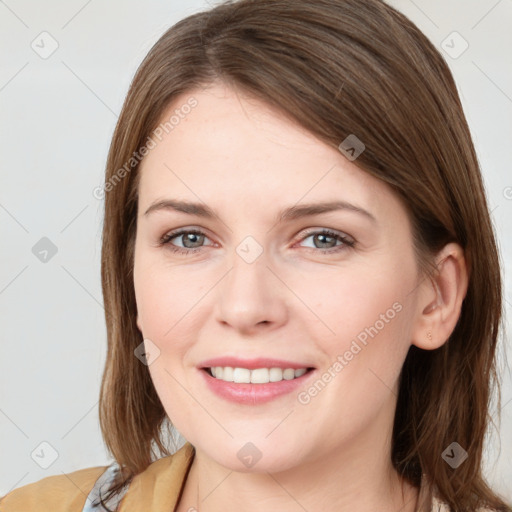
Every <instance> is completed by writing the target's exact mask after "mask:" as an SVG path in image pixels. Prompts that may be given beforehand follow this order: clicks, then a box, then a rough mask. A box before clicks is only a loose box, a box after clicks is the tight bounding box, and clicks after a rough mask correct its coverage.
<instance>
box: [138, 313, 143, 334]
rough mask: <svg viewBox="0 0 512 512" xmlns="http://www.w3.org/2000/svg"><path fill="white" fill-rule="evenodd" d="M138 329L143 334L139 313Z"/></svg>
mask: <svg viewBox="0 0 512 512" xmlns="http://www.w3.org/2000/svg"><path fill="white" fill-rule="evenodd" d="M137 327H138V329H139V331H140V332H141V333H142V322H141V321H140V316H139V314H138V313H137Z"/></svg>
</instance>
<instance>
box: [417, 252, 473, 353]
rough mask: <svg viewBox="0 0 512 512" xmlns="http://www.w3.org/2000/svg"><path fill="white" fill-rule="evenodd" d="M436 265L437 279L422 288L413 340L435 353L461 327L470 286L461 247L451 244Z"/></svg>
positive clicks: (431, 278) (419, 295) (426, 281)
mask: <svg viewBox="0 0 512 512" xmlns="http://www.w3.org/2000/svg"><path fill="white" fill-rule="evenodd" d="M436 264H437V271H436V273H435V275H434V276H432V277H430V278H426V279H425V280H424V282H423V283H422V285H421V286H420V289H419V293H418V313H417V317H416V319H415V324H414V328H413V335H412V339H411V343H412V344H413V345H416V346H417V347H419V348H422V349H424V350H435V349H437V348H439V347H441V346H442V345H444V343H446V341H447V340H448V338H449V337H450V335H451V334H452V332H453V330H454V329H455V326H456V325H457V321H458V319H459V317H460V312H461V309H462V302H463V300H464V297H465V296H466V292H467V286H468V273H467V268H466V262H465V258H464V251H463V249H462V247H460V245H458V244H456V243H450V244H447V245H446V246H445V247H444V248H443V249H442V250H441V251H440V253H439V254H438V255H437V257H436Z"/></svg>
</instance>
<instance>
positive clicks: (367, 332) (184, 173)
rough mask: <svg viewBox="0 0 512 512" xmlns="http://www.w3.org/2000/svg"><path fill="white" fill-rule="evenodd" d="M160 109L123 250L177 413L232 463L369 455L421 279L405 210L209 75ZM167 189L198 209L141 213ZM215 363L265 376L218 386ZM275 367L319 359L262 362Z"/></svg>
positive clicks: (141, 321)
mask: <svg viewBox="0 0 512 512" xmlns="http://www.w3.org/2000/svg"><path fill="white" fill-rule="evenodd" d="M186 105H188V107H186ZM173 115H174V118H173V120H171V121H170V122H169V124H168V125H167V132H168V133H166V130H162V129H159V130H158V129H157V131H156V132H155V133H157V134H158V136H153V142H154V143H149V144H148V146H151V147H152V149H150V150H149V153H148V154H147V155H146V157H145V159H144V160H143V162H142V165H141V169H140V172H141V181H140V188H139V206H138V207H139V210H138V218H137V236H136V246H135V262H134V285H135V293H136V300H137V308H138V315H137V325H138V326H139V329H140V330H141V332H142V335H143V337H144V338H145V340H146V341H145V343H146V348H147V350H148V352H149V363H150V364H149V371H150V374H151V377H152V379H153V382H154V385H155V388H156V391H157V393H158V395H159V397H160V399H161V401H162V404H163V406H164V408H165V410H166V412H167V414H168V416H169V418H170V419H171V421H172V423H173V424H174V425H175V426H176V427H177V429H178V430H179V431H180V432H181V433H182V434H183V435H184V436H185V438H186V439H187V440H188V441H190V442H191V443H192V444H193V445H194V446H195V447H196V450H200V451H201V452H203V453H204V454H206V455H207V456H208V457H210V458H211V459H213V460H215V461H216V462H218V463H220V464H222V465H224V466H226V467H229V468H232V469H236V470H240V471H244V470H245V471H248V470H250V469H251V468H252V467H253V466H254V467H255V469H256V470H258V471H261V470H267V471H279V470H285V469H288V468H291V467H294V466H297V465H299V464H302V463H306V462H307V461H311V460H313V459H314V458H317V457H322V456H327V454H333V453H339V454H341V453H343V454H350V453H354V454H355V453H358V454H361V451H362V450H368V451H369V453H370V454H371V453H372V452H373V453H375V450H377V449H380V450H382V446H384V445H387V444H389V443H390V439H391V429H392V423H393V417H394V408H395V403H396V394H397V390H398V386H397V382H398V378H399V373H400V370H401V367H402V364H403V362H404V359H405V356H406V354H407V351H408V349H409V346H410V344H411V332H412V328H413V325H414V315H415V313H414V312H415V305H416V298H417V284H418V283H419V274H418V268H417V265H416V261H415V258H414V253H413V246H412V232H411V226H410V223H409V219H408V216H407V214H406V210H405V208H404V207H403V205H402V204H401V202H400V201H399V200H398V199H397V197H396V196H395V195H394V194H393V193H392V192H391V190H390V189H389V188H388V186H387V185H385V184H384V183H383V182H381V181H379V180H377V179H376V178H374V177H372V176H370V175H369V174H367V173H365V172H363V171H362V170H360V169H359V168H358V167H357V165H356V164H357V160H355V161H349V159H348V158H347V157H346V156H344V155H343V154H342V153H341V152H340V151H338V150H337V149H333V148H332V147H329V146H327V145H325V144H324V143H322V142H320V141H319V140H318V139H316V138H315V137H314V136H312V135H311V134H309V133H307V132H306V131H305V130H303V129H302V128H300V127H298V126H297V125H296V124H294V123H292V122H291V121H289V120H287V119H285V118H284V117H282V116H281V115H279V114H278V113H277V112H275V111H273V110H272V109H270V108H269V107H267V106H266V105H265V104H262V103H259V102H258V101H256V100H254V99H248V98H247V97H245V96H241V95H237V94H236V93H234V92H233V91H232V90H231V89H229V88H225V87H224V86H223V85H221V84H215V85H212V86H211V88H209V89H206V90H203V91H200V90H197V91H192V92H190V93H185V94H183V95H182V96H181V97H179V98H178V99H176V101H175V102H174V103H173V105H172V106H171V107H170V108H169V109H168V110H167V111H166V113H165V115H164V116H163V118H162V121H163V122H166V121H169V120H170V119H171V116H173ZM170 128H172V129H170ZM162 134H163V135H162ZM347 135H349V134H347ZM159 139H161V140H159ZM340 142H341V141H340ZM362 142H363V143H364V141H362ZM165 201H179V202H186V203H194V204H197V205H198V208H192V207H190V208H188V213H187V212H185V211H179V210H178V209H175V208H172V207H171V206H169V205H168V206H167V207H155V208H153V209H151V207H152V205H158V204H159V203H160V206H162V203H161V202H165ZM334 202H338V203H340V207H339V208H338V209H331V208H326V209H325V211H324V212H321V211H320V210H321V208H319V205H322V204H326V203H329V204H332V203H334ZM306 204H307V205H313V206H315V208H311V209H310V211H309V213H308V211H307V210H302V208H303V206H304V205H306ZM199 208H200V211H198V210H199ZM148 209H150V210H151V211H149V212H148ZM313 210H316V213H314V212H313ZM205 211H208V212H210V211H211V212H213V214H212V216H207V215H202V214H199V213H200V212H205ZM177 230H183V232H184V233H185V234H183V233H182V234H176V233H172V232H174V231H177ZM325 230H328V231H329V232H330V233H328V234H322V231H325ZM190 231H192V232H194V231H196V232H200V233H199V234H197V233H196V234H194V233H190ZM170 233H171V235H170V236H168V235H169V234H170ZM166 236H167V238H166V240H167V243H165V244H162V243H161V242H160V241H161V239H162V238H163V237H166ZM214 358H215V359H217V358H235V360H233V359H231V360H227V361H217V362H216V363H210V362H209V360H211V359H214ZM258 359H259V361H258ZM268 359H274V360H278V361H266V360H268ZM141 364H142V363H141ZM211 364H214V365H217V364H218V366H221V367H236V368H239V369H238V370H234V371H230V370H229V369H228V370H223V378H224V377H225V378H226V379H228V380H229V379H233V378H235V377H236V379H237V380H242V381H244V380H245V379H249V380H250V379H251V378H252V379H253V380H254V381H258V380H260V379H261V381H262V382H265V381H268V380H269V379H270V380H273V379H276V381H275V382H270V383H267V384H265V383H252V384H250V383H236V382H231V383H229V382H226V381H224V380H222V379H217V378H214V377H213V376H211V375H210V374H209V373H207V370H205V369H204V367H209V366H210V365H211ZM280 366H282V367H283V368H291V369H300V368H314V369H313V370H310V371H308V372H307V373H305V374H304V375H302V376H300V373H301V372H300V371H299V372H297V375H299V376H300V377H299V378H297V380H295V379H294V380H290V379H288V378H289V377H291V376H292V375H295V372H291V373H290V370H288V371H287V372H286V371H284V372H283V370H281V373H280V372H279V370H267V371H266V369H270V368H279V367H280ZM250 368H263V369H262V370H258V371H257V372H250V371H249V369H250ZM283 376H284V380H281V381H279V379H282V378H283ZM386 449H387V448H386ZM369 456H371V455H369ZM370 460H371V459H370Z"/></svg>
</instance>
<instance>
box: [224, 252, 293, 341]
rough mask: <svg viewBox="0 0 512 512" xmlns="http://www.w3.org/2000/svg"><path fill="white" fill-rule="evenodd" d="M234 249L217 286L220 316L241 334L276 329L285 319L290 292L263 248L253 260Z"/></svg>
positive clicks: (286, 317)
mask: <svg viewBox="0 0 512 512" xmlns="http://www.w3.org/2000/svg"><path fill="white" fill-rule="evenodd" d="M249 261H250V259H244V257H243V256H240V255H239V254H238V253H236V252H235V253H234V257H233V258H232V266H231V268H230V269H229V271H228V273H227V274H226V275H225V276H224V278H223V279H222V281H221V282H220V283H219V285H218V287H217V294H218V296H217V311H216V313H217V314H216V316H217V320H218V321H219V322H220V323H222V324H224V325H225V326H230V327H232V328H233V329H236V330H237V331H238V332H239V333H242V334H247V335H250V334H255V333H257V332H260V331H261V330H262V329H265V330H274V329H277V328H279V327H281V326H282V325H283V324H284V323H286V321H287V319H288V314H289V308H288V304H287V301H288V300H291V296H292V294H291V292H290V291H289V290H288V289H287V287H286V286H285V284H283V282H282V280H280V279H279V277H278V275H277V273H276V272H275V271H274V270H273V269H272V268H270V266H269V258H267V257H266V253H265V252H264V251H263V253H262V254H260V255H259V256H258V257H257V258H256V259H255V260H254V261H252V262H250V263H249Z"/></svg>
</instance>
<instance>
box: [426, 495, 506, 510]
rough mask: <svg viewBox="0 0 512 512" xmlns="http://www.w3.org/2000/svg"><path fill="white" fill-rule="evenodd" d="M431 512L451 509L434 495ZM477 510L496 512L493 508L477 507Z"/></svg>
mask: <svg viewBox="0 0 512 512" xmlns="http://www.w3.org/2000/svg"><path fill="white" fill-rule="evenodd" d="M432 512H452V509H451V508H450V507H449V506H448V505H447V504H446V503H444V502H443V501H442V500H440V499H439V498H438V497H434V499H433V500H432ZM477 512H496V511H495V510H494V509H493V508H487V507H479V508H478V509H477Z"/></svg>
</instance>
